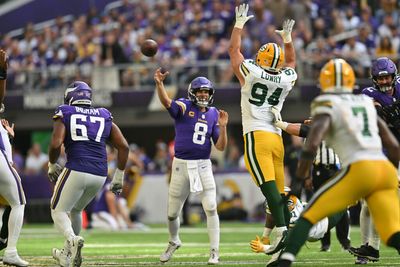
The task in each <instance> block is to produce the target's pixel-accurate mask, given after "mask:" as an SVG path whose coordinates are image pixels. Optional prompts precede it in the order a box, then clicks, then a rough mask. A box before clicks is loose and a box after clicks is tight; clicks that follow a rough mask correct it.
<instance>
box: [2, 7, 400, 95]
mask: <svg viewBox="0 0 400 267" xmlns="http://www.w3.org/2000/svg"><path fill="white" fill-rule="evenodd" d="M233 2H234V3H233ZM239 2H240V1H227V0H211V1H199V0H171V1H166V0H161V1H130V0H121V1H117V2H113V3H111V4H109V5H107V6H106V7H105V8H104V9H103V10H98V9H97V8H96V7H95V6H93V7H92V8H91V9H90V10H88V11H87V13H85V14H81V15H79V16H59V17H56V18H54V19H53V20H51V21H48V22H46V23H41V24H32V23H28V24H27V25H26V26H25V27H24V28H23V29H19V30H14V31H12V32H10V33H3V35H2V37H1V47H4V48H7V52H8V53H9V55H10V68H9V73H10V74H9V80H8V82H9V84H10V86H9V89H10V90H18V89H23V88H27V87H28V86H27V85H29V88H30V89H48V90H52V89H55V88H58V87H61V86H63V85H65V84H67V83H68V82H70V81H72V80H76V79H79V80H85V81H89V82H90V81H92V79H93V73H94V69H95V67H99V66H103V67H109V66H113V67H114V68H117V69H118V79H119V80H118V81H115V82H116V83H117V87H118V89H126V90H129V89H132V88H135V89H139V90H140V88H141V87H142V88H143V86H146V85H151V86H152V85H153V79H152V75H153V72H152V71H149V69H147V68H141V69H137V68H135V66H133V65H134V64H144V63H149V62H157V64H159V63H161V65H164V66H166V67H170V68H174V69H175V71H176V72H177V78H178V81H180V82H182V83H185V82H187V81H188V79H190V76H191V73H193V72H199V71H201V68H202V62H203V61H210V60H214V61H215V60H226V59H227V58H228V52H227V51H228V41H229V38H230V32H231V27H232V25H233V20H234V7H235V6H236V5H237V4H238V3H239ZM249 3H250V6H251V7H250V9H251V12H252V13H253V14H254V16H255V17H254V19H252V20H250V21H249V27H246V31H245V34H244V35H243V47H242V50H243V52H244V55H245V57H247V58H252V57H254V55H255V53H256V52H257V50H258V48H259V47H260V46H261V45H262V44H263V43H267V42H277V43H280V42H281V40H280V38H278V36H277V35H276V34H275V32H274V31H275V29H277V28H279V27H280V26H281V25H282V22H283V19H284V18H287V17H291V18H293V19H295V20H296V25H295V30H294V32H293V36H294V43H295V46H296V52H297V55H298V60H299V62H301V64H298V65H299V69H301V73H302V74H301V75H300V77H306V78H307V79H310V78H313V77H315V75H316V73H317V72H318V70H319V69H320V67H321V66H322V65H323V64H324V63H325V62H326V60H327V59H328V58H332V57H333V56H341V57H343V58H345V59H346V60H347V61H349V62H351V64H352V66H353V67H354V69H355V70H356V72H357V75H358V77H359V78H363V77H364V78H366V77H368V68H369V67H370V65H371V60H372V59H373V58H375V57H379V56H388V57H390V58H391V59H393V60H394V61H395V62H398V53H399V45H400V36H399V30H398V25H399V19H400V16H399V9H398V2H397V1H396V0H380V1H366V0H358V1H356V0H335V1H333V0H332V1H320V0H266V1H264V0H254V1H250V2H249ZM147 38H152V39H155V40H156V41H157V43H158V44H159V52H158V53H157V55H156V57H155V58H147V57H145V56H143V55H142V54H141V53H140V49H139V47H140V44H141V42H142V41H143V40H145V39H147ZM196 64H197V65H198V67H197V68H190V69H189V68H187V67H188V65H190V66H193V65H196ZM213 71H214V72H216V74H215V75H213V76H214V77H215V80H216V82H219V83H222V84H223V83H230V82H233V81H234V77H233V75H232V71H231V68H230V66H229V64H224V63H222V62H219V64H214V69H213Z"/></svg>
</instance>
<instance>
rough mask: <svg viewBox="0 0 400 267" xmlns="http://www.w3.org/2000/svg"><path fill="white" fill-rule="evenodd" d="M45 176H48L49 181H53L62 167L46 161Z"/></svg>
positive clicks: (56, 178)
mask: <svg viewBox="0 0 400 267" xmlns="http://www.w3.org/2000/svg"><path fill="white" fill-rule="evenodd" d="M47 166H48V170H47V177H49V180H50V182H52V183H55V182H57V180H58V177H59V176H60V174H61V172H62V170H63V167H62V166H61V165H60V164H58V163H50V162H49V163H48V164H47Z"/></svg>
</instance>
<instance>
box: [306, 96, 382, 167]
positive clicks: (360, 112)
mask: <svg viewBox="0 0 400 267" xmlns="http://www.w3.org/2000/svg"><path fill="white" fill-rule="evenodd" d="M318 114H326V115H329V116H330V117H331V125H330V130H329V131H328V134H327V135H326V138H325V140H326V142H327V145H328V146H330V147H332V148H333V149H334V150H335V151H336V153H337V154H338V156H339V158H340V160H341V161H342V163H343V166H347V165H349V164H350V163H353V162H355V161H359V160H381V159H386V157H385V156H384V154H383V152H382V141H381V138H380V136H379V130H378V124H377V113H376V109H375V106H374V103H373V100H372V99H371V98H370V97H368V96H366V95H353V94H337V95H334V94H324V95H320V96H318V97H317V98H315V99H314V101H313V102H312V103H311V116H312V117H314V116H315V115H318Z"/></svg>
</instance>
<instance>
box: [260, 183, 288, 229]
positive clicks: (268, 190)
mask: <svg viewBox="0 0 400 267" xmlns="http://www.w3.org/2000/svg"><path fill="white" fill-rule="evenodd" d="M260 189H261V191H262V193H263V195H264V196H265V198H266V199H267V202H268V206H269V209H270V210H271V214H272V217H274V220H275V224H276V226H277V227H281V226H286V222H285V216H284V212H283V201H282V197H281V195H280V194H279V191H278V188H277V187H276V183H275V181H268V182H265V183H263V184H262V185H261V186H260Z"/></svg>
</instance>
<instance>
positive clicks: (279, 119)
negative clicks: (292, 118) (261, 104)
mask: <svg viewBox="0 0 400 267" xmlns="http://www.w3.org/2000/svg"><path fill="white" fill-rule="evenodd" d="M271 112H272V114H273V115H274V120H273V122H274V125H275V126H276V127H278V128H280V129H282V130H284V131H285V130H286V128H287V127H288V125H289V123H287V122H286V121H283V120H282V116H281V113H280V112H279V110H278V109H277V108H276V107H272V108H271Z"/></svg>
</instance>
